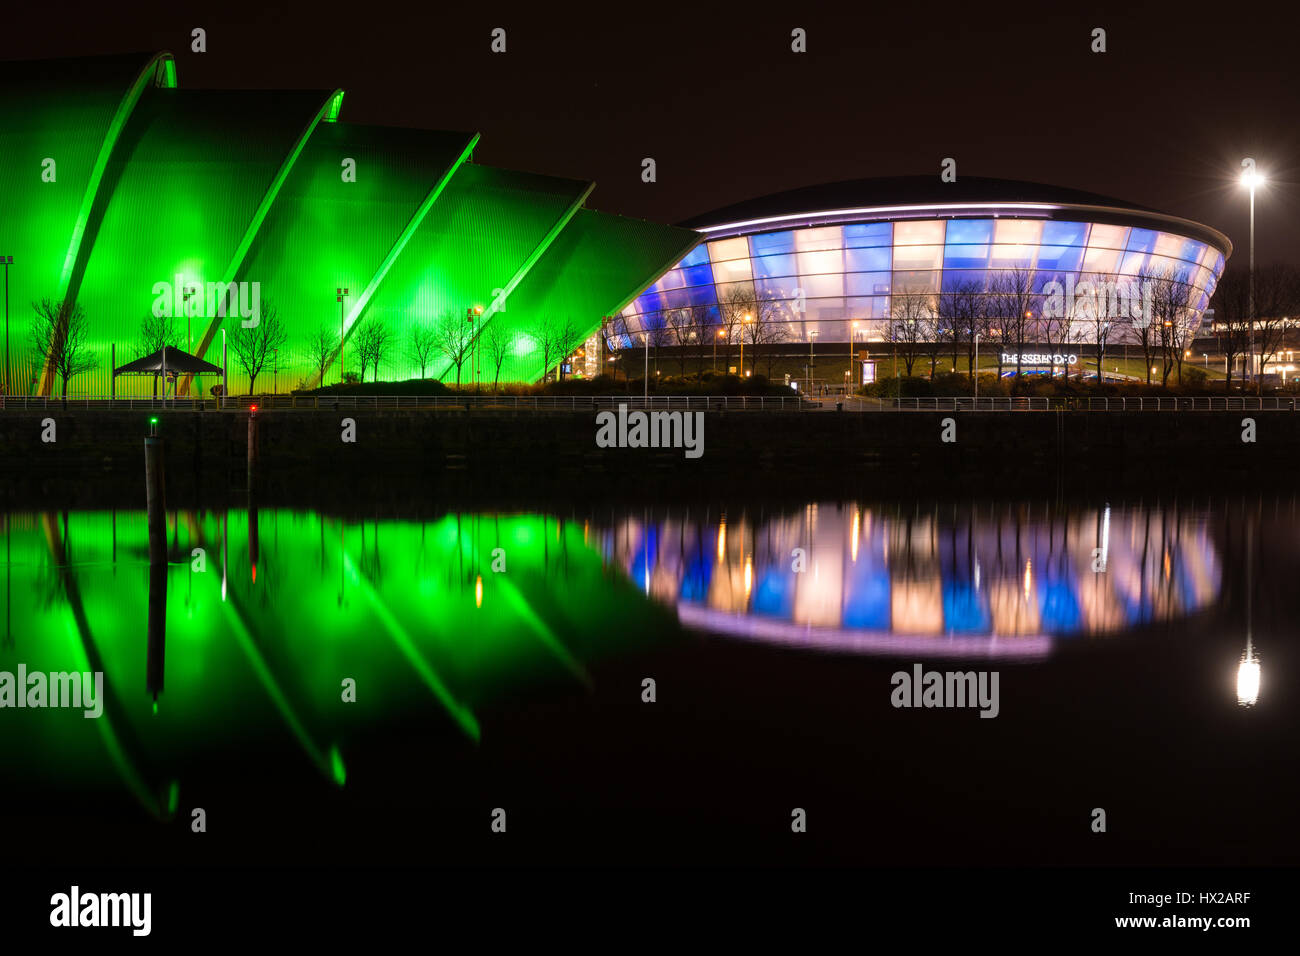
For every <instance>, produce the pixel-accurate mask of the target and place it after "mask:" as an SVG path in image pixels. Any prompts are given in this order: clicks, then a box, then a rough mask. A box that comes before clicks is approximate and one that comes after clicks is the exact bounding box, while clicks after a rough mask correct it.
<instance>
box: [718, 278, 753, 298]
mask: <svg viewBox="0 0 1300 956" xmlns="http://www.w3.org/2000/svg"><path fill="white" fill-rule="evenodd" d="M717 290H718V302H719V303H725V302H727V301H728V300H729V299H730V298H731V297H732V296H733V295H745V296H752V295H757V293H756V292H755V289H754V283H753V282H752V281H747V280H742V281H740V282H719V283H718V285H717Z"/></svg>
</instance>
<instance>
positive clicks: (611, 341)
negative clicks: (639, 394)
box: [600, 313, 631, 379]
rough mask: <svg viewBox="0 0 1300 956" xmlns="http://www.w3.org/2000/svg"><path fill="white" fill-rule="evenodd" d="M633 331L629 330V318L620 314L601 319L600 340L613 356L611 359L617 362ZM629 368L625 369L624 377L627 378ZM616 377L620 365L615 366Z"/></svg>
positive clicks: (608, 353) (606, 350)
mask: <svg viewBox="0 0 1300 956" xmlns="http://www.w3.org/2000/svg"><path fill="white" fill-rule="evenodd" d="M630 337H631V333H630V332H629V331H628V327H627V319H625V318H623V315H622V314H621V313H620V314H618V315H607V316H604V317H603V318H602V319H601V320H600V341H601V345H602V347H603V348H604V349H605V354H607V355H609V356H610V357H611V361H614V362H617V361H618V358H619V356H620V354H622V353H623V352H624V351H625V348H626V347H625V345H624V343H625V342H627V341H629V340H630ZM627 377H628V374H627V369H626V368H624V369H623V378H624V379H627ZM614 378H615V379H617V378H618V366H617V365H615V366H614Z"/></svg>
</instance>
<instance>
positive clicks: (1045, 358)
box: [1002, 352, 1079, 365]
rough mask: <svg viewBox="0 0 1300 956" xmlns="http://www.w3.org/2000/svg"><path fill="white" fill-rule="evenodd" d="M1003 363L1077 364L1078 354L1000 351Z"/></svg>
mask: <svg viewBox="0 0 1300 956" xmlns="http://www.w3.org/2000/svg"><path fill="white" fill-rule="evenodd" d="M1002 364H1003V365H1078V364H1079V356H1078V355H1076V354H1074V353H1071V354H1069V355H1062V354H1061V353H1060V352H1057V353H1056V354H1055V355H1053V354H1051V353H1050V352H1025V353H1023V354H1021V355H1016V354H1015V353H1012V352H1003V353H1002Z"/></svg>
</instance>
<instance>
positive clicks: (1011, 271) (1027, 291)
mask: <svg viewBox="0 0 1300 956" xmlns="http://www.w3.org/2000/svg"><path fill="white" fill-rule="evenodd" d="M990 291H991V293H992V299H993V301H994V303H996V307H997V322H998V328H999V329H1000V332H999V334H998V338H999V339H1000V344H1002V346H1003V347H1004V348H1005V347H1008V346H1015V349H1016V376H1017V377H1019V376H1020V374H1021V372H1022V369H1023V365H1024V353H1025V338H1026V335H1027V333H1028V332H1029V330H1030V328H1031V327H1032V322H1033V319H1034V306H1035V305H1036V304H1037V299H1038V297H1037V296H1036V295H1035V294H1034V274H1033V271H1032V270H1030V269H1024V268H1021V267H1019V266H1013V267H1011V268H1008V269H1002V270H1000V271H999V272H998V273H997V274H996V275H994V276H993V281H992V282H991V283H990ZM1001 371H1002V363H1001V356H999V360H998V372H999V373H1001Z"/></svg>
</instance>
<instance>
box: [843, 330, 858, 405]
mask: <svg viewBox="0 0 1300 956" xmlns="http://www.w3.org/2000/svg"><path fill="white" fill-rule="evenodd" d="M857 334H858V323H856V322H854V323H853V326H852V327H851V328H850V329H849V386H848V391H846V392H845V393H844V397H845V398H848V393H849V392H851V391H852V390H853V341H854V339H855V338H857Z"/></svg>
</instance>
